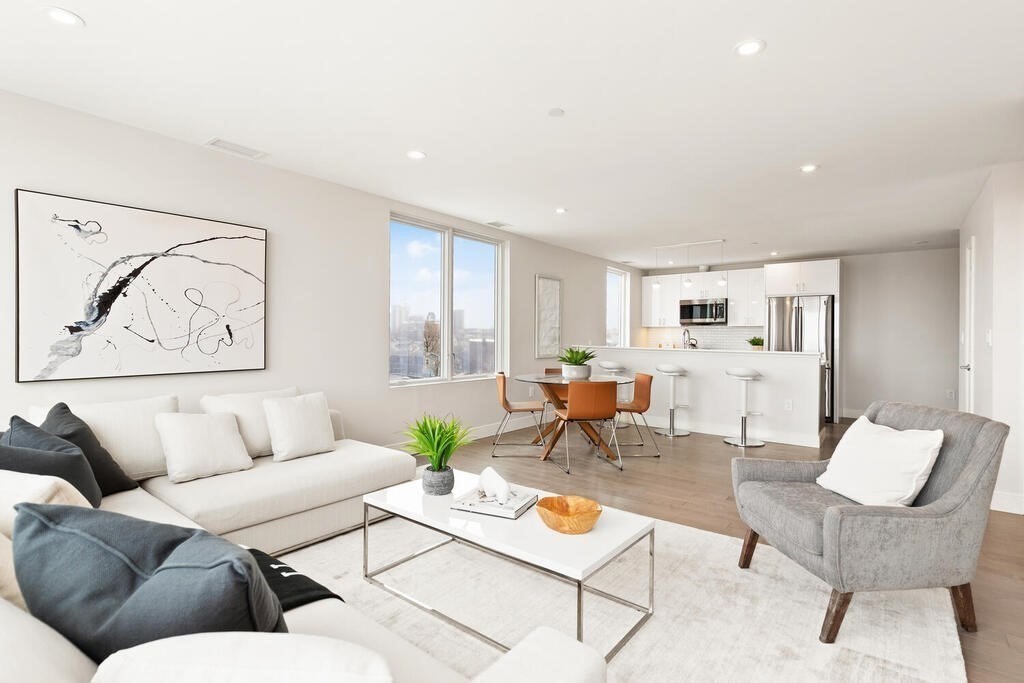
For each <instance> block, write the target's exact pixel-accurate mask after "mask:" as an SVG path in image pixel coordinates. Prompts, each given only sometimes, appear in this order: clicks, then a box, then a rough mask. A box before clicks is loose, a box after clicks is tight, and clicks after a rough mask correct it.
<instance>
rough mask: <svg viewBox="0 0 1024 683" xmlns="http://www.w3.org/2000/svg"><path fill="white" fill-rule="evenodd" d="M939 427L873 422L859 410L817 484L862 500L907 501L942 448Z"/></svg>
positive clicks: (866, 502)
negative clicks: (911, 426)
mask: <svg viewBox="0 0 1024 683" xmlns="http://www.w3.org/2000/svg"><path fill="white" fill-rule="evenodd" d="M942 436H943V435H942V430H941V429H934V430H925V429H905V430H903V431H900V430H898V429H893V428H892V427H886V426H885V425H876V424H875V423H873V422H871V420H869V419H868V418H867V417H865V416H861V417H859V418H857V421H856V422H854V423H853V424H852V425H850V428H849V429H847V430H846V434H844V435H843V438H842V439H841V440H840V441H839V443H838V444H837V445H836V450H835V453H833V454H832V459H831V460H830V461H829V463H828V467H827V468H826V470H825V471H824V472H823V473H822V474H821V476H819V477H818V479H817V482H818V485H819V486H821V487H822V488H826V489H828V490H829V491H834V492H836V493H838V494H839V495H841V496H846V497H847V498H849V499H850V500H854V501H856V502H858V503H861V504H863V505H903V506H908V505H911V504H912V503H913V502H914V499H915V498H917V494H919V493H920V492H921V489H922V488H924V485H925V482H927V481H928V476H929V475H930V474H931V472H932V467H934V466H935V459H936V458H937V457H938V456H939V450H940V449H941V448H942Z"/></svg>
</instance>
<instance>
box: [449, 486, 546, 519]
mask: <svg viewBox="0 0 1024 683" xmlns="http://www.w3.org/2000/svg"><path fill="white" fill-rule="evenodd" d="M536 502H537V492H536V491H535V490H533V489H529V488H526V487H524V486H512V487H511V493H510V494H509V497H508V500H507V501H505V502H504V503H499V502H498V499H497V497H496V496H488V495H487V494H486V493H484V492H483V491H478V490H476V489H474V490H472V491H469V492H468V493H465V494H463V495H461V496H459V497H458V498H456V499H455V500H453V501H452V509H453V510H463V511H465V512H476V513H479V514H481V515H491V516H493V517H504V518H505V519H518V518H519V516H520V515H522V514H523V513H524V512H526V511H527V510H529V509H530V507H531V506H532V505H533V504H534V503H536Z"/></svg>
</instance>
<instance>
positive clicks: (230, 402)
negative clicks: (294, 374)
mask: <svg viewBox="0 0 1024 683" xmlns="http://www.w3.org/2000/svg"><path fill="white" fill-rule="evenodd" d="M298 395H299V390H298V389H296V388H295V387H288V388H287V389H275V390H273V391H254V392H252V393H248V394H223V395H221V396H203V397H202V398H201V399H199V407H200V408H202V409H203V412H204V413H231V414H233V415H234V416H235V417H236V418H238V431H239V432H241V434H242V441H244V442H245V448H246V450H247V451H249V455H250V456H252V457H254V458H258V457H260V456H262V455H270V454H271V453H272V452H273V451H272V450H271V447H270V432H269V431H267V416H266V413H264V412H263V399H265V398H281V397H286V396H298Z"/></svg>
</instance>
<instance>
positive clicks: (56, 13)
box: [46, 7, 85, 26]
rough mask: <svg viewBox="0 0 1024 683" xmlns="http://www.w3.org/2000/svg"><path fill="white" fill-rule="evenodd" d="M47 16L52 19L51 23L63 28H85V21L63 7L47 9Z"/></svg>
mask: <svg viewBox="0 0 1024 683" xmlns="http://www.w3.org/2000/svg"><path fill="white" fill-rule="evenodd" d="M46 16H48V17H50V21H52V22H54V23H57V24H62V25H63V26H85V19H83V18H82V17H80V16H78V15H77V14H75V13H74V12H72V11H71V10H66V9H64V8H63V7H47V8H46Z"/></svg>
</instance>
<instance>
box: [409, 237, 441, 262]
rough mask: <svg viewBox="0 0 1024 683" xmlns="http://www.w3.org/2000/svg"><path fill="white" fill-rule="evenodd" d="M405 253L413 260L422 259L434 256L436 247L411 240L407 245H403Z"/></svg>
mask: <svg viewBox="0 0 1024 683" xmlns="http://www.w3.org/2000/svg"><path fill="white" fill-rule="evenodd" d="M405 251H406V253H407V254H409V256H411V257H413V258H422V257H424V256H429V255H430V254H436V253H437V246H435V245H433V244H430V243H429V242H422V241H420V240H413V241H412V242H409V244H407V245H405Z"/></svg>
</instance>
